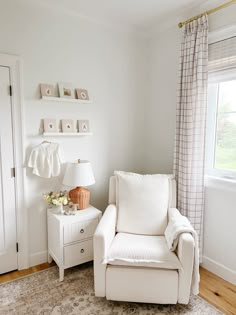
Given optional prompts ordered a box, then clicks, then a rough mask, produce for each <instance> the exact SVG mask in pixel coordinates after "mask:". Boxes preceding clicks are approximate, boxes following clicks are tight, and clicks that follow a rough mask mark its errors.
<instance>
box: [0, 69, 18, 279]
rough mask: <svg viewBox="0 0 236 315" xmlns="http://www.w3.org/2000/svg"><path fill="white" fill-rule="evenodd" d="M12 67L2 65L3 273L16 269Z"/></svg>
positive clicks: (0, 236) (0, 181)
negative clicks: (11, 94)
mask: <svg viewBox="0 0 236 315" xmlns="http://www.w3.org/2000/svg"><path fill="white" fill-rule="evenodd" d="M13 155H14V152H13V137H12V106H11V96H10V69H9V67H4V66H0V274H1V273H5V272H8V271H11V270H15V269H17V252H16V211H15V178H14V172H13V170H14V169H13V167H14V156H13Z"/></svg>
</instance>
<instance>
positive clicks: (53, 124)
mask: <svg viewBox="0 0 236 315" xmlns="http://www.w3.org/2000/svg"><path fill="white" fill-rule="evenodd" d="M43 128H44V132H58V128H57V120H56V119H50V118H45V119H44V120H43Z"/></svg>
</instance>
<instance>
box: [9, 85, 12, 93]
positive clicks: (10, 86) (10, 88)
mask: <svg viewBox="0 0 236 315" xmlns="http://www.w3.org/2000/svg"><path fill="white" fill-rule="evenodd" d="M9 93H10V96H12V85H9Z"/></svg>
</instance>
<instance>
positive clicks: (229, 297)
mask: <svg viewBox="0 0 236 315" xmlns="http://www.w3.org/2000/svg"><path fill="white" fill-rule="evenodd" d="M52 266H55V264H54V263H52V264H48V263H45V264H42V265H38V266H35V267H31V268H29V269H25V270H18V271H13V272H9V273H7V274H4V275H1V276H0V283H4V282H7V281H12V280H15V279H17V278H20V277H23V276H27V275H29V274H32V273H34V272H37V271H41V270H44V269H47V268H50V267H52ZM200 273H201V282H200V296H201V297H202V298H203V299H205V300H206V301H207V302H209V303H210V304H212V305H214V306H215V307H217V308H218V309H220V310H221V311H222V312H223V313H225V314H227V315H236V286H234V285H232V284H230V283H229V282H227V281H225V280H223V279H221V278H219V277H217V276H216V275H214V274H213V273H211V272H209V271H207V270H206V269H203V268H200Z"/></svg>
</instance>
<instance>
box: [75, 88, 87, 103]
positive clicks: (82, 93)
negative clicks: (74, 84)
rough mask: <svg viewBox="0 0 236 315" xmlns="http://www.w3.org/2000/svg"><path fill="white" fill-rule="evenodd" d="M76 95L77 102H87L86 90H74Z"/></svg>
mask: <svg viewBox="0 0 236 315" xmlns="http://www.w3.org/2000/svg"><path fill="white" fill-rule="evenodd" d="M76 95H77V98H78V99H79V100H86V101H88V100H89V95H88V90H85V89H76Z"/></svg>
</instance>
